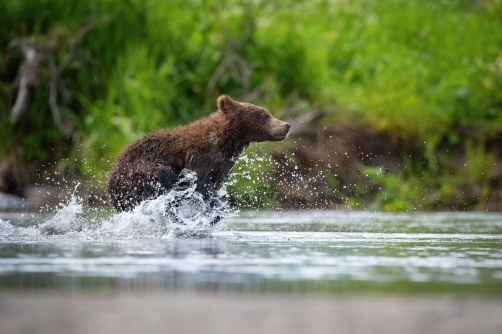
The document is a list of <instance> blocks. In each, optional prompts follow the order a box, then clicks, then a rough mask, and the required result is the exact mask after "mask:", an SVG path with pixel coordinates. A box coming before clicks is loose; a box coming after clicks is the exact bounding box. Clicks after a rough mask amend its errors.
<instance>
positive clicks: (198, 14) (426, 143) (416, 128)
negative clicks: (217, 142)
mask: <svg viewBox="0 0 502 334" xmlns="http://www.w3.org/2000/svg"><path fill="white" fill-rule="evenodd" d="M501 17H502V5H501V2H500V1H498V0H486V1H474V0H472V1H468V0H463V1H460V0H444V1H436V0H421V1H419V0H387V1H370V0H357V1H349V0H336V1H335V0H333V1H320V0H310V1H292V0H291V1H281V2H277V1H257V0H249V1H239V0H233V1H227V2H219V1H203V0H190V1H186V0H183V1H182V0H171V1H161V0H146V1H139V0H124V1H119V0H106V1H102V0H101V1H97V0H93V1H64V0H21V1H3V2H2V3H1V4H0V22H2V24H1V25H0V46H1V47H2V49H1V52H2V57H0V77H1V78H2V85H0V94H1V95H0V114H1V118H0V124H1V126H2V130H3V131H2V134H1V135H0V136H2V137H1V138H0V139H1V142H0V155H2V156H7V155H9V154H11V151H13V150H14V149H15V150H16V151H17V152H22V153H21V155H22V156H23V158H24V159H26V160H28V161H29V162H30V163H31V164H32V165H33V166H34V167H36V168H40V167H41V165H43V164H47V163H49V162H50V161H53V160H55V159H61V158H64V157H66V158H70V159H69V160H68V161H72V162H73V163H75V160H76V161H77V162H76V164H77V167H78V169H80V170H83V171H84V172H85V173H87V174H89V175H92V176H93V177H97V178H98V179H104V178H105V177H106V171H107V170H108V168H109V164H110V161H111V160H112V159H113V157H114V155H115V154H116V153H117V152H118V151H119V150H120V149H121V148H123V147H124V146H125V145H126V144H127V143H128V142H130V141H131V140H133V139H136V138H139V137H141V136H142V135H144V134H145V133H148V132H151V131H155V130H156V129H158V128H161V127H166V126H175V125H178V124H184V123H187V122H189V121H191V120H192V119H194V118H197V117H201V116H204V115H207V114H208V113H210V112H211V111H212V110H214V109H215V106H214V98H215V97H216V95H217V94H219V93H227V94H230V95H232V96H235V97H236V98H247V99H249V100H250V101H251V102H255V103H258V104H261V105H265V106H267V107H268V108H269V109H270V110H271V111H272V112H273V113H274V112H275V113H278V114H280V116H281V117H286V118H287V117H292V116H294V115H293V114H292V113H293V110H294V112H295V113H298V112H300V113H301V112H304V111H307V110H309V109H310V108H313V107H315V108H320V109H323V110H324V111H326V112H327V113H328V114H329V115H331V117H330V118H328V121H327V122H337V123H340V122H344V123H346V124H349V125H353V124H363V125H365V126H368V127H371V128H374V129H376V130H378V131H382V132H389V133H391V134H392V136H393V137H395V138H398V139H402V140H404V142H405V143H408V145H409V146H418V147H420V148H422V149H423V150H424V152H426V153H425V155H426V156H427V154H429V156H432V155H434V152H435V150H436V149H437V144H438V143H439V142H440V141H441V140H443V139H445V138H446V139H447V140H448V141H449V142H450V143H452V144H457V143H459V142H460V141H462V140H464V139H465V138H462V136H461V135H459V129H461V128H465V127H466V126H467V127H475V129H476V130H474V131H475V132H476V135H479V133H482V135H483V136H485V137H490V136H491V135H493V134H494V133H496V132H497V131H500V130H501V128H502V97H501V93H500V92H501V88H502V66H501V64H502V60H501V59H502V20H501V19H500V18H501ZM89 18H91V19H94V20H96V22H97V25H96V27H95V28H94V29H92V30H91V31H90V32H88V33H87V34H86V35H85V36H83V37H82V38H81V39H80V40H79V41H78V44H77V45H78V46H77V51H78V52H77V55H78V57H76V58H75V62H74V63H73V67H70V68H67V69H65V70H64V71H63V72H62V73H61V75H62V77H63V78H64V80H65V83H66V84H67V86H68V88H69V89H71V91H72V92H73V96H72V98H71V99H70V101H68V103H66V104H65V105H64V109H63V110H64V113H65V114H66V115H67V116H68V117H70V118H71V120H72V121H73V124H74V125H75V129H76V131H75V133H74V135H73V136H71V137H67V136H65V135H64V134H62V133H61V132H60V131H59V130H58V129H57V128H56V126H55V125H54V123H53V122H52V119H51V116H50V111H49V108H48V103H47V101H48V94H49V88H48V84H47V80H48V70H47V66H46V64H45V63H44V64H42V71H41V84H40V86H38V87H36V88H35V89H34V93H33V94H32V98H31V102H30V107H29V109H28V110H27V111H26V113H25V115H23V117H22V119H21V121H20V123H19V124H16V125H14V126H12V125H10V123H9V120H8V118H9V117H8V114H9V109H10V106H12V104H13V102H14V98H15V93H16V89H15V87H14V78H15V75H16V70H17V68H18V67H19V65H20V63H21V61H22V57H21V54H20V52H16V51H12V50H8V48H7V45H8V44H9V42H10V41H11V40H12V39H14V38H15V37H23V38H30V39H31V40H33V41H36V42H38V43H42V44H43V43H46V42H47V41H51V40H52V41H59V42H58V43H59V44H58V46H57V47H54V48H53V50H54V55H55V58H56V62H58V63H61V61H62V59H63V58H64V57H65V55H66V54H67V53H68V47H67V45H66V44H65V41H66V40H68V38H69V36H72V34H74V33H75V32H76V31H77V30H78V28H79V27H80V26H82V25H83V24H84V22H86V20H87V19H89ZM58 36H59V37H58ZM65 38H66V39H65ZM229 49H231V50H233V52H230V53H231V55H232V56H233V58H232V61H231V62H229V63H228V64H227V65H228V66H227V67H226V68H225V70H224V71H223V72H222V73H221V75H219V76H216V79H217V80H216V81H215V85H214V87H210V85H209V83H210V82H211V78H212V77H213V78H214V75H215V72H216V71H217V68H218V66H220V65H221V63H222V60H223V59H224V57H225V55H226V54H228V53H229ZM60 102H61V98H60ZM291 106H301V107H300V108H298V107H296V108H291ZM426 158H427V157H426ZM64 161H66V160H64ZM430 161H432V160H430ZM84 162H85V163H84Z"/></svg>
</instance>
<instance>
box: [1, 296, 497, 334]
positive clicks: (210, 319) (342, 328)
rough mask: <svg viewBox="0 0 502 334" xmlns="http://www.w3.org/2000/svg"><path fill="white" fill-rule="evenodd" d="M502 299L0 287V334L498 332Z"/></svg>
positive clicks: (387, 333)
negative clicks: (49, 290) (95, 291)
mask: <svg viewBox="0 0 502 334" xmlns="http://www.w3.org/2000/svg"><path fill="white" fill-rule="evenodd" d="M501 314H502V301H501V300H495V299H488V300H485V299H476V298H460V299H458V298H454V297H426V298H418V297H378V296H371V297H335V296H331V297H306V296H289V297H287V296H257V295H239V296H235V295H212V294H186V293H148V294H132V293H121V294H102V295H98V294H59V293H52V294H49V293H40V292H29V293H12V292H10V293H6V292H3V293H0V330H1V332H2V333H38V334H43V333H51V334H58V333H82V334H83V333H110V334H111V333H120V334H128V333H219V334H225V333H232V334H233V333H241V334H246V333H252V334H256V333H289V334H295V333H302V334H303V333H352V334H357V333H386V334H392V333H396V334H398V333H399V334H401V333H408V334H414V333H452V334H453V333H454V334H462V333H466V334H471V333H484V334H490V333H494V334H495V333H497V334H498V333H501V332H502V317H500V315H501Z"/></svg>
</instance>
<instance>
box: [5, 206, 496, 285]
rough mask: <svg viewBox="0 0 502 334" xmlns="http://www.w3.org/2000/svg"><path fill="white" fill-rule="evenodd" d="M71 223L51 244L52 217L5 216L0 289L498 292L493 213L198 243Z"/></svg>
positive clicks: (301, 223)
mask: <svg viewBox="0 0 502 334" xmlns="http://www.w3.org/2000/svg"><path fill="white" fill-rule="evenodd" d="M70 208H71V206H70ZM71 213H75V212H73V211H72V210H68V212H66V214H61V211H60V212H59V216H58V217H59V218H58V219H59V223H60V224H62V223H65V222H66V223H67V224H70V221H71V222H73V221H74V220H75V214H74V215H73V216H72V214H71ZM78 214H80V216H79V219H83V220H84V223H83V224H84V229H83V230H81V231H77V230H71V229H70V230H69V231H68V232H67V233H64V234H62V235H52V236H50V235H49V236H48V235H42V234H40V232H39V229H38V226H39V225H41V224H43V223H46V222H47V221H48V220H50V219H51V218H53V216H54V214H50V213H46V214H42V213H28V212H26V213H0V289H7V288H8V289H12V288H15V289H21V290H26V289H33V288H44V289H45V288H49V289H58V290H86V291H87V290H96V289H112V290H127V291H130V290H132V291H144V290H152V289H166V290H197V291H200V290H202V291H221V292H228V293H232V292H240V291H247V292H258V293H263V292H298V293H344V292H350V293H352V292H368V291H370V292H378V293H379V292H393V293H423V292H425V293H451V292H453V293H482V294H501V292H502V215H500V214H488V213H413V214H391V213H377V212H354V211H305V212H263V211H262V212H241V213H237V214H234V215H233V216H231V217H228V218H226V219H224V220H223V222H222V223H221V224H219V225H218V227H217V228H216V229H214V230H212V231H209V232H208V233H206V234H204V235H203V237H198V238H194V237H191V238H179V237H174V236H173V235H172V233H164V232H165V231H163V230H162V229H158V228H156V229H153V230H151V229H149V225H148V224H149V222H148V220H146V221H140V220H139V219H138V218H137V217H135V216H128V217H127V226H126V227H124V222H123V221H120V222H119V220H117V219H115V220H110V222H108V223H107V225H106V226H104V227H103V226H99V225H100V224H103V223H102V221H103V219H105V218H106V219H105V220H109V217H110V216H112V214H110V213H109V214H103V213H93V212H86V211H85V210H83V212H78ZM103 217H105V218H103ZM122 218H123V217H122ZM96 222H97V223H96ZM96 224H97V225H96ZM121 224H122V225H121ZM86 226H88V228H87V227H86ZM96 226H98V228H97V227H96ZM105 227H106V228H105ZM145 231H146V232H148V233H146V232H145Z"/></svg>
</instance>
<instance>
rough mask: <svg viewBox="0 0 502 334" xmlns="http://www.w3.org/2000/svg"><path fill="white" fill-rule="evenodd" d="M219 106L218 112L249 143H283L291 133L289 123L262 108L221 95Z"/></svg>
mask: <svg viewBox="0 0 502 334" xmlns="http://www.w3.org/2000/svg"><path fill="white" fill-rule="evenodd" d="M217 104H218V110H219V111H221V112H222V113H223V114H224V115H225V117H226V118H227V119H229V121H230V123H231V124H232V125H233V127H235V128H236V129H238V131H239V134H240V135H241V136H243V137H246V141H248V142H249V143H251V142H256V143H258V142H263V141H281V140H283V139H284V138H286V136H287V135H288V133H289V128H290V127H291V125H290V124H289V123H287V122H283V121H281V120H278V119H277V118H274V117H273V116H272V115H270V113H269V112H268V111H267V110H265V109H264V108H262V107H258V106H255V105H254V104H251V103H245V102H237V101H234V100H232V99H231V98H230V97H229V96H228V95H221V96H220V97H219V98H218V102H217Z"/></svg>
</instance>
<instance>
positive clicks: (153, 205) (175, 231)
mask: <svg viewBox="0 0 502 334" xmlns="http://www.w3.org/2000/svg"><path fill="white" fill-rule="evenodd" d="M196 181H197V176H196V174H195V172H193V171H190V170H184V171H182V173H181V175H180V180H179V181H178V183H177V184H176V185H175V186H174V187H173V189H172V190H171V191H170V192H169V193H167V194H165V195H162V196H160V197H158V198H156V199H153V200H147V201H144V202H142V203H140V204H139V205H138V206H137V207H136V208H135V209H134V210H133V211H132V212H122V213H116V214H111V215H110V213H109V212H94V214H95V217H89V215H90V214H91V212H90V211H89V210H84V204H83V200H82V199H81V198H80V197H78V196H76V195H75V194H73V195H72V197H71V199H70V201H69V202H68V203H67V204H66V205H61V207H60V208H59V209H58V210H57V211H56V213H55V215H54V216H52V217H51V218H50V219H48V220H47V221H45V222H44V223H42V224H40V225H39V228H38V229H36V228H29V231H28V229H27V228H24V227H15V226H14V225H13V224H11V222H9V221H0V235H2V236H10V237H14V236H22V235H25V236H32V237H33V236H35V235H38V236H39V237H43V236H54V235H57V236H64V237H67V238H78V239H111V238H114V239H144V238H172V237H199V238H200V237H209V236H211V233H212V232H214V231H216V230H219V229H221V225H222V224H216V223H217V222H219V221H220V220H221V219H223V218H225V217H227V216H228V215H229V214H230V210H229V208H228V205H227V202H226V201H225V200H224V199H221V198H220V197H213V198H211V199H210V200H204V198H203V196H202V195H201V194H200V193H199V192H197V191H196V187H197V185H196ZM224 193H225V191H224V190H223V191H222V192H220V194H224Z"/></svg>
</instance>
